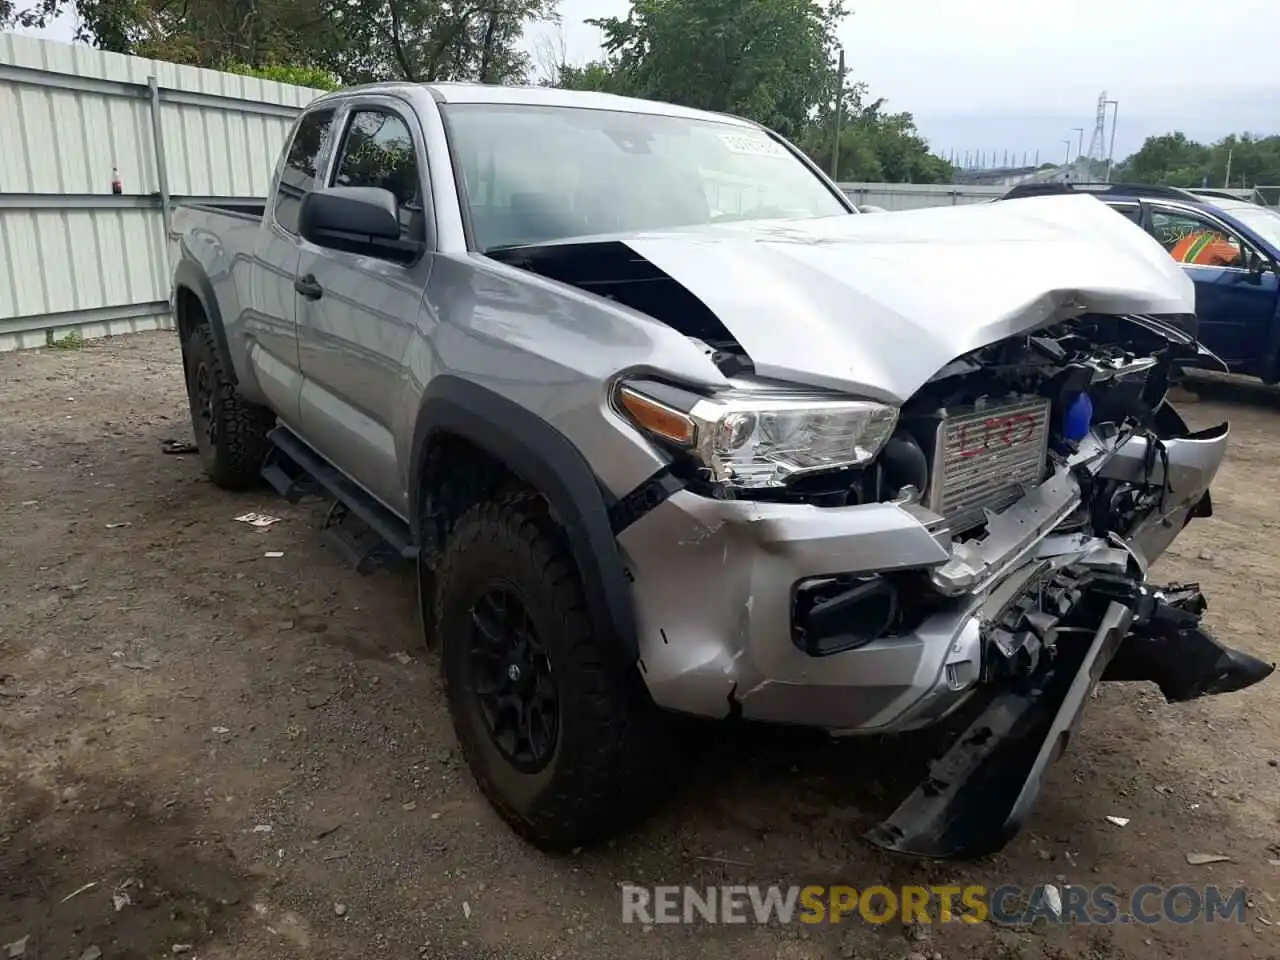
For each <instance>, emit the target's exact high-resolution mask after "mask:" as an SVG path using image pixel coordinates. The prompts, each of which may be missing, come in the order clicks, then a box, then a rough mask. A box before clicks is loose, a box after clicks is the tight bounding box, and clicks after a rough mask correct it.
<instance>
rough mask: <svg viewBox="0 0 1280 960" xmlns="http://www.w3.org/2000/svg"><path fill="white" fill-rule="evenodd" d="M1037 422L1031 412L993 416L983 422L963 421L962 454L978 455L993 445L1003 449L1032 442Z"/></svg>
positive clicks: (961, 429)
mask: <svg viewBox="0 0 1280 960" xmlns="http://www.w3.org/2000/svg"><path fill="white" fill-rule="evenodd" d="M1036 424H1037V420H1036V418H1035V417H1034V416H1032V415H1031V414H1029V413H1020V414H1018V415H1017V416H1012V417H992V418H990V419H989V420H984V421H983V422H982V423H962V424H960V456H962V457H977V456H981V455H982V454H984V453H986V452H987V451H989V450H991V449H992V448H993V447H994V448H996V449H1002V448H1007V447H1017V446H1021V445H1022V444H1024V443H1030V442H1031V441H1032V440H1034V439H1035V436H1036Z"/></svg>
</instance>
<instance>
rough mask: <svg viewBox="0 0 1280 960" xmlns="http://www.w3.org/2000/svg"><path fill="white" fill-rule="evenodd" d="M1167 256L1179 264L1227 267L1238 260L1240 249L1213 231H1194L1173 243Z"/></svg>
mask: <svg viewBox="0 0 1280 960" xmlns="http://www.w3.org/2000/svg"><path fill="white" fill-rule="evenodd" d="M1169 255H1170V256H1171V257H1173V259H1175V260H1177V261H1178V262H1179V263H1194V264H1198V265H1200V266H1204V267H1229V266H1231V265H1232V264H1234V263H1235V262H1236V261H1237V260H1239V259H1240V248H1239V247H1237V246H1236V245H1235V244H1234V243H1232V242H1231V241H1229V240H1228V239H1227V238H1226V237H1224V236H1223V235H1222V234H1220V233H1218V232H1216V231H1214V230H1196V231H1194V232H1192V233H1189V234H1187V235H1186V236H1185V237H1183V238H1182V239H1181V240H1179V241H1178V242H1177V243H1175V244H1174V245H1173V248H1172V249H1171V250H1170V251H1169Z"/></svg>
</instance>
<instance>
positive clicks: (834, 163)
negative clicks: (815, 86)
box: [831, 47, 844, 180]
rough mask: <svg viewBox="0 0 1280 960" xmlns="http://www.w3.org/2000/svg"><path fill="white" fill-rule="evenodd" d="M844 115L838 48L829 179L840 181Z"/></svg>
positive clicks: (841, 59) (841, 52) (842, 61)
mask: <svg viewBox="0 0 1280 960" xmlns="http://www.w3.org/2000/svg"><path fill="white" fill-rule="evenodd" d="M843 113H844V47H841V48H840V66H839V67H838V68H837V73H836V138H835V140H834V141H833V142H832V144H831V179H832V180H839V179H840V121H841V120H842V119H843V118H842V116H841V114H843Z"/></svg>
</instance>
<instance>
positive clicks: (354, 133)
mask: <svg viewBox="0 0 1280 960" xmlns="http://www.w3.org/2000/svg"><path fill="white" fill-rule="evenodd" d="M421 182H422V180H421V178H420V177H419V175H418V155H417V152H416V151H415V149H414V146H413V137H412V136H411V135H410V133H409V128H408V127H407V126H405V122H404V121H403V120H402V119H400V117H398V116H396V115H395V114H394V113H389V112H387V111H384V110H373V109H369V110H357V111H356V112H354V113H353V114H352V115H351V122H350V123H349V124H348V125H347V132H346V135H345V136H344V137H343V138H342V146H341V147H340V148H339V150H338V162H337V164H335V166H334V170H333V186H338V187H381V188H382V189H383V190H389V191H390V192H391V194H392V195H393V196H394V197H395V198H396V202H397V203H398V204H399V205H400V239H402V240H423V239H424V227H425V223H424V220H423V217H424V212H423V203H422V196H421V191H420V189H419V186H420V184H421Z"/></svg>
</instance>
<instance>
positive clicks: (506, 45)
mask: <svg viewBox="0 0 1280 960" xmlns="http://www.w3.org/2000/svg"><path fill="white" fill-rule="evenodd" d="M23 2H24V0H16V3H15V0H0V4H6V5H7V6H5V7H0V26H4V25H5V24H8V23H19V24H22V25H23V26H28V27H40V26H46V25H47V24H49V23H50V22H52V20H53V19H54V18H56V17H58V16H59V15H61V14H63V13H66V12H72V13H74V14H75V15H76V20H77V22H78V24H79V27H78V32H77V36H76V39H78V40H80V41H82V42H87V43H92V44H93V45H94V46H97V47H99V48H101V49H104V50H113V51H116V52H118V53H129V54H135V55H138V56H146V57H154V58H156V59H161V60H168V61H171V62H174V63H185V64H191V65H193V66H200V67H215V68H216V67H221V66H223V65H225V64H241V65H243V66H245V67H249V68H253V69H290V68H313V69H317V70H320V71H323V72H324V73H325V74H328V75H332V76H333V77H334V78H336V79H337V81H338V82H341V83H343V84H351V83H360V82H367V81H374V80H389V79H403V80H411V81H423V80H483V81H487V82H491V83H501V82H508V81H512V80H516V79H519V78H522V77H523V76H524V75H525V73H526V72H527V70H528V67H529V59H528V57H527V55H526V54H525V53H524V52H523V51H522V50H520V49H519V46H518V44H519V40H520V37H521V35H522V33H523V31H524V29H525V27H526V26H528V25H529V24H530V23H532V22H534V21H537V20H542V19H551V18H554V16H555V0H34V3H30V2H29V0H28V5H26V6H20V5H21V4H22V3H23ZM315 76H316V78H317V79H318V78H319V75H318V74H317V75H315Z"/></svg>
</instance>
